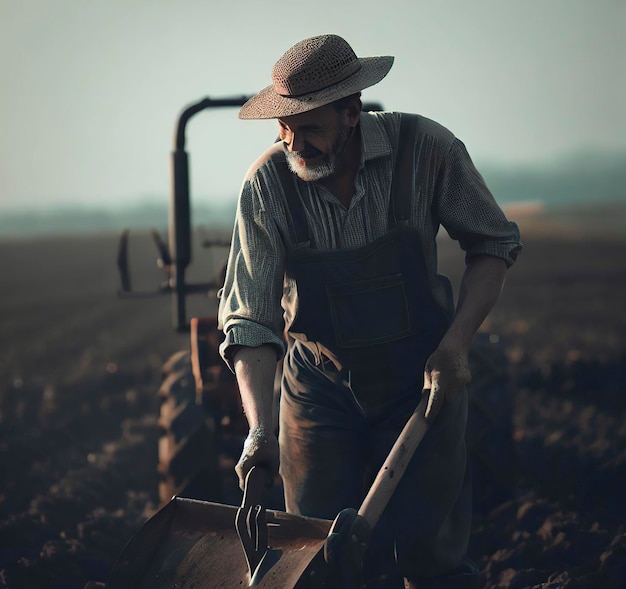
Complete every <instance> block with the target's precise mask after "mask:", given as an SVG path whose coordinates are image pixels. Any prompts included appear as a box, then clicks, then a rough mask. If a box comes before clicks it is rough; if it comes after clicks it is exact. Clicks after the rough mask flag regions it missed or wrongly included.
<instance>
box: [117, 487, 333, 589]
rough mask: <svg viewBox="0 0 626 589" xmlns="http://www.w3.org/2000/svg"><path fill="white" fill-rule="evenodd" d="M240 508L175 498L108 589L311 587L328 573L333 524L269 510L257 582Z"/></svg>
mask: <svg viewBox="0 0 626 589" xmlns="http://www.w3.org/2000/svg"><path fill="white" fill-rule="evenodd" d="M237 509H238V508H237V507H235V506H231V505H221V504H218V503H210V502H208V501H197V500H194V499H184V498H180V497H174V498H173V499H172V500H171V501H170V502H169V503H168V504H167V505H166V506H165V507H163V508H162V509H161V510H160V511H159V512H158V513H156V514H155V515H154V516H153V517H152V518H151V519H149V520H148V521H147V522H146V523H145V524H144V526H143V527H142V528H141V529H140V530H139V531H138V532H137V533H136V534H135V535H134V536H133V537H132V538H131V540H130V541H129V543H128V545H127V546H126V548H125V549H124V551H123V552H122V554H121V556H120V558H119V559H118V561H117V563H116V564H115V566H114V567H113V570H112V572H111V578H110V581H109V584H108V585H107V587H108V589H131V588H132V589H144V588H145V589H148V588H150V589H161V588H163V589H165V588H167V589H172V588H177V589H191V588H192V587H193V588H197V589H200V588H208V589H241V588H242V587H247V586H249V585H252V584H254V586H255V587H258V588H259V589H291V588H295V587H298V588H303V587H307V586H309V583H310V581H311V580H312V578H313V577H315V576H316V571H317V566H318V565H319V567H320V571H321V569H323V568H324V566H323V565H324V562H323V551H322V548H323V545H324V541H325V539H326V536H327V535H328V531H329V529H330V526H331V525H332V521H330V520H324V519H316V518H309V517H302V516H296V515H291V514H288V513H285V512H282V511H272V510H267V512H266V517H267V524H268V546H269V549H268V551H267V552H266V554H265V556H264V557H263V559H262V561H261V562H260V563H259V565H258V566H257V567H256V570H255V572H254V575H253V577H252V579H251V578H250V574H249V570H248V563H247V561H246V557H245V555H244V552H243V550H242V547H241V541H240V539H239V536H238V534H237V532H236V530H235V528H234V525H233V522H234V520H235V516H236V513H237ZM316 556H317V558H315V557H316ZM323 575H324V572H323V571H321V572H319V574H318V576H323ZM324 585H325V583H322V584H321V586H324ZM315 586H316V587H317V586H319V584H316V585H315Z"/></svg>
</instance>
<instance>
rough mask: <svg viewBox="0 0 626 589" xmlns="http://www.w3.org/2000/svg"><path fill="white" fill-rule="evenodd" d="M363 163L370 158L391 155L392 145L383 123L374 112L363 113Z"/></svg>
mask: <svg viewBox="0 0 626 589" xmlns="http://www.w3.org/2000/svg"><path fill="white" fill-rule="evenodd" d="M360 121H361V165H363V164H364V163H365V162H366V161H368V160H373V159H375V158H378V157H383V156H387V155H391V153H392V146H391V142H390V141H389V136H388V135H387V133H386V132H385V128H384V126H383V124H382V123H381V122H380V121H379V119H378V117H377V116H376V115H375V114H373V113H368V112H362V113H361V118H360Z"/></svg>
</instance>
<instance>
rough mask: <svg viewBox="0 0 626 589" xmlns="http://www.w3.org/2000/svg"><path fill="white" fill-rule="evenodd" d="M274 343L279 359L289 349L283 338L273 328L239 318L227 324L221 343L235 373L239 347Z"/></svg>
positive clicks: (222, 349) (225, 358) (254, 346)
mask: <svg viewBox="0 0 626 589" xmlns="http://www.w3.org/2000/svg"><path fill="white" fill-rule="evenodd" d="M266 344H269V345H272V346H274V347H275V348H276V353H277V355H278V359H279V360H280V359H282V357H283V356H284V355H285V351H286V349H287V344H286V342H285V340H284V339H283V338H280V337H278V336H277V335H276V334H275V333H274V332H273V331H272V330H271V329H269V328H267V327H264V326H263V325H260V324H258V323H255V322H254V321H249V320H247V319H237V320H236V322H233V323H230V324H229V325H227V327H226V330H225V337H224V341H223V342H222V343H221V344H220V355H221V356H222V358H223V360H224V362H226V364H227V365H228V367H229V368H230V370H231V371H232V372H233V373H234V372H235V367H234V364H233V356H234V353H235V352H236V351H237V348H239V347H241V346H246V347H250V348H256V347H258V346H263V345H266Z"/></svg>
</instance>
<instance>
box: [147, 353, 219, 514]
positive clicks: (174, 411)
mask: <svg viewBox="0 0 626 589" xmlns="http://www.w3.org/2000/svg"><path fill="white" fill-rule="evenodd" d="M159 398H160V400H161V409H160V417H159V448H158V454H159V465H158V475H159V499H160V501H161V504H162V505H163V504H165V503H167V502H168V501H169V500H170V499H171V498H172V496H173V495H180V496H184V497H191V498H194V499H206V500H210V501H220V500H221V498H222V484H221V476H220V470H219V462H218V452H217V439H216V438H217V431H216V424H215V419H214V418H213V417H212V416H211V415H210V413H209V412H208V411H207V409H206V408H205V407H204V406H203V405H201V404H198V403H196V389H195V380H194V376H193V372H192V368H191V360H190V354H189V352H187V351H180V352H177V353H176V354H174V355H173V356H171V357H170V358H169V359H168V360H167V362H165V364H164V365H163V381H162V383H161V387H160V389H159Z"/></svg>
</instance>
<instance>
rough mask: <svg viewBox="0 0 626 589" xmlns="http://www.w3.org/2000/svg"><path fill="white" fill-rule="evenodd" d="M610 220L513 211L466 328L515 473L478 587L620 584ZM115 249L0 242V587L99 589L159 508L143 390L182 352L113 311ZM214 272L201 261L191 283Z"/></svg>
mask: <svg viewBox="0 0 626 589" xmlns="http://www.w3.org/2000/svg"><path fill="white" fill-rule="evenodd" d="M610 212H611V213H612V214H610V215H606V216H605V217H604V218H600V217H599V216H598V215H595V216H594V215H592V214H591V213H590V212H589V211H587V212H585V211H583V212H582V213H581V212H580V211H579V212H577V213H576V214H572V215H571V216H566V215H559V216H558V217H555V216H550V215H545V214H543V213H541V212H538V211H530V212H524V211H518V214H519V222H520V225H521V227H522V231H523V234H524V241H525V250H524V252H523V254H522V256H521V257H520V259H519V262H518V264H517V265H516V266H515V267H514V268H513V269H512V270H511V272H510V273H509V276H508V278H507V283H506V286H505V290H504V292H503V295H502V297H501V299H500V301H499V302H498V304H497V306H496V308H495V309H494V311H493V312H492V314H491V316H490V318H489V320H488V321H487V322H486V323H485V325H484V326H483V329H484V330H485V331H487V332H488V333H490V334H492V335H493V336H496V337H498V338H499V339H500V341H501V342H502V343H503V345H504V348H505V350H506V354H507V357H508V362H509V370H510V375H511V386H512V389H513V393H514V415H513V417H514V438H515V445H516V452H517V462H518V472H519V482H518V484H517V486H516V489H515V493H514V494H513V496H512V497H511V498H510V499H509V500H507V501H505V502H503V503H501V504H499V505H497V506H494V509H493V510H491V511H489V512H488V513H485V514H477V516H476V518H475V521H474V531H473V535H472V539H471V547H470V554H471V556H472V557H473V559H474V560H475V561H476V562H477V563H478V565H479V567H480V568H481V571H482V584H483V586H484V587H485V588H486V589H496V588H502V589H506V588H508V589H523V588H526V587H528V588H539V587H541V588H550V589H554V588H560V587H567V588H569V589H577V588H585V589H598V588H610V589H623V588H624V587H626V505H625V503H624V497H625V496H626V422H625V420H624V413H625V410H626V396H625V394H624V393H626V368H625V365H626V363H625V360H626V345H625V340H624V333H626V307H625V306H624V300H626V232H624V231H623V229H624V225H623V221H621V219H623V218H624V215H623V213H624V210H623V207H622V208H620V207H618V208H616V209H615V210H613V211H610ZM581 220H582V221H583V222H581ZM116 247H117V246H116V238H115V236H108V235H105V236H95V235H92V236H88V237H71V238H70V237H68V238H39V239H34V238H33V239H29V240H15V239H14V240H4V241H2V242H0V251H1V252H2V255H1V258H2V260H3V268H2V275H1V276H0V310H1V312H0V315H1V317H2V321H1V323H0V350H2V353H1V354H0V468H1V472H2V478H1V480H2V482H1V483H0V587H10V588H12V589H39V588H46V589H61V588H62V589H74V588H76V589H83V587H84V586H85V584H86V583H87V582H88V581H102V582H104V581H106V580H107V578H108V574H109V571H110V570H111V567H112V566H113V564H114V562H115V560H116V558H117V557H118V555H119V553H120V551H121V550H122V549H123V547H124V545H125V543H126V542H127V541H128V539H129V538H130V537H131V535H132V534H133V532H134V531H136V530H137V529H138V528H139V527H140V526H141V525H142V523H143V522H145V521H146V519H147V518H148V517H149V516H150V515H152V514H153V513H154V511H155V509H156V508H157V507H158V498H157V475H156V462H157V436H158V433H157V415H158V409H159V406H158V399H157V396H156V390H157V388H158V385H159V381H160V366H161V364H162V362H163V361H164V359H165V358H167V357H168V355H169V354H171V353H172V352H174V351H176V350H178V349H181V348H183V347H185V346H186V339H185V337H184V335H181V334H176V333H175V332H174V331H173V330H172V328H171V315H172V310H171V301H170V300H169V297H145V298H137V299H130V300H122V299H120V298H118V297H117V296H116V289H117V285H118V279H117V275H116V269H115V256H116ZM131 248H133V249H132V252H133V262H134V263H135V268H136V270H137V274H136V283H135V284H134V287H136V288H141V289H153V288H155V287H156V286H158V283H159V280H160V278H159V276H158V275H157V273H156V272H157V271H156V270H154V272H153V271H152V270H148V269H146V267H148V266H151V265H152V260H153V259H154V257H155V255H154V254H152V252H150V251H149V249H148V244H147V238H146V236H139V237H138V238H137V240H136V241H131ZM440 251H441V257H442V264H441V266H442V267H441V270H442V271H444V272H446V273H448V274H450V275H451V276H452V278H453V279H454V281H455V282H457V283H458V277H459V274H460V271H461V268H462V261H459V259H458V255H457V254H456V252H455V251H454V249H453V247H452V246H451V244H450V243H449V242H447V241H445V240H442V242H441V247H440ZM216 263H217V258H216V257H213V254H211V255H209V254H208V253H206V252H204V253H200V254H199V255H198V261H197V262H195V264H194V267H193V269H192V270H193V271H192V278H194V277H195V278H197V277H198V276H199V277H200V278H202V277H203V276H202V275H203V274H204V270H205V269H206V268H208V267H212V266H214V265H215V264H216ZM213 310H214V302H213V300H212V299H207V298H202V297H199V298H198V300H197V301H195V302H194V303H193V305H192V308H191V310H190V312H191V313H194V314H195V313H202V314H208V313H211V312H212V311H213ZM233 476H234V475H233Z"/></svg>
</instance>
